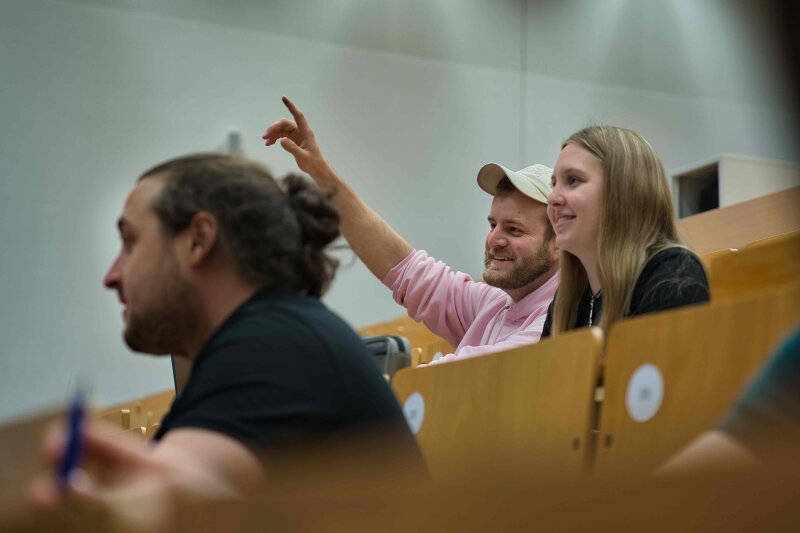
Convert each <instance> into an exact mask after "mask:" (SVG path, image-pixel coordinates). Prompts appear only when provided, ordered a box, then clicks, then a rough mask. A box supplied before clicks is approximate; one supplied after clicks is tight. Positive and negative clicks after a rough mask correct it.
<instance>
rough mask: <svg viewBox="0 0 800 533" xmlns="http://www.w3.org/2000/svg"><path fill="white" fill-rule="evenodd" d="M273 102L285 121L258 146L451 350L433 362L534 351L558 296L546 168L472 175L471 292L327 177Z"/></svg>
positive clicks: (306, 132)
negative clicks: (278, 155)
mask: <svg viewBox="0 0 800 533" xmlns="http://www.w3.org/2000/svg"><path fill="white" fill-rule="evenodd" d="M283 102H284V104H286V106H287V107H288V108H289V111H290V112H291V113H292V116H293V117H294V120H289V119H281V120H279V121H278V122H275V123H274V124H272V125H271V126H270V127H269V128H267V131H266V132H265V133H264V135H263V139H264V140H265V143H266V144H267V146H269V145H272V144H274V143H275V142H276V141H278V140H279V139H280V144H281V146H282V147H283V149H284V150H286V151H288V152H289V153H291V154H292V155H293V156H294V158H295V160H296V161H297V165H298V166H299V167H300V169H301V170H302V171H304V172H306V173H308V174H309V175H310V176H311V177H312V178H314V180H315V181H316V182H317V184H318V185H319V186H320V188H322V189H323V190H324V191H327V192H329V193H330V194H331V195H332V199H333V202H334V204H335V205H336V207H337V208H338V209H339V212H340V216H341V229H342V233H343V234H344V236H345V238H346V239H347V242H348V243H350V246H351V247H352V248H353V251H355V253H356V255H358V257H359V258H360V259H361V260H362V261H363V262H364V264H365V265H366V266H367V268H369V270H370V271H371V272H372V273H373V274H374V275H375V276H376V277H377V278H378V279H379V280H381V281H382V282H383V283H384V284H385V285H386V286H387V287H389V288H391V289H392V293H393V295H394V299H395V301H397V303H399V304H401V305H404V306H405V307H406V309H407V310H408V314H409V315H410V316H411V317H412V318H414V319H415V320H421V321H422V322H424V323H425V325H426V326H428V328H429V329H430V330H431V331H433V332H434V333H436V334H437V335H439V336H441V337H443V338H445V339H447V341H448V342H450V343H451V344H452V345H453V346H456V347H457V348H456V351H455V353H453V354H448V355H446V356H445V357H443V358H442V359H440V360H439V361H450V360H453V359H456V358H462V357H471V356H475V355H483V354H486V353H491V352H497V351H501V350H507V349H510V348H514V347H517V346H521V345H523V344H530V343H534V342H538V341H539V338H540V336H541V333H542V327H543V326H544V321H545V318H546V315H547V307H548V305H549V304H550V302H551V301H552V299H553V296H554V294H555V292H556V289H557V288H558V250H557V248H556V244H555V238H554V233H553V229H552V227H551V226H550V223H549V221H548V219H547V195H548V194H549V193H550V189H551V186H550V178H551V176H552V170H551V169H550V168H548V167H546V166H544V165H533V166H530V167H527V168H524V169H522V170H520V171H518V172H514V171H511V170H509V169H507V168H505V167H502V166H500V165H498V164H496V163H490V164H488V165H485V166H484V167H483V168H481V170H480V172H479V173H478V185H479V186H480V187H481V188H482V189H483V190H485V191H486V192H488V193H489V194H491V195H493V196H494V199H493V200H492V207H491V209H490V211H489V227H490V230H489V234H488V235H487V236H486V243H485V267H486V269H485V271H484V273H483V281H484V282H485V283H480V282H476V281H473V280H472V279H471V278H470V276H469V275H467V274H464V273H461V272H456V271H453V270H452V269H450V268H449V267H448V266H447V265H445V264H444V263H441V262H437V261H435V260H434V259H433V258H431V257H430V256H428V254H427V253H425V252H424V251H423V250H414V248H413V247H412V246H411V245H410V244H409V243H408V242H406V241H405V240H404V239H403V238H402V237H401V236H400V235H398V234H397V233H396V232H395V231H394V230H393V229H392V228H391V227H390V226H389V224H387V223H386V221H385V220H383V219H382V218H381V217H380V216H379V215H378V214H377V213H376V212H375V211H373V210H372V209H371V208H370V207H369V206H368V205H367V204H365V203H364V202H363V201H362V200H361V198H359V197H358V196H357V195H356V193H355V192H354V191H353V190H352V189H351V188H350V187H349V186H348V185H347V184H346V183H345V182H344V180H342V179H341V178H340V177H339V176H338V174H336V171H335V170H334V169H333V167H331V165H330V164H329V163H328V162H327V161H326V160H325V157H324V156H323V155H322V152H321V151H320V149H319V146H318V145H317V141H316V138H315V136H314V132H313V131H312V130H311V128H310V126H309V125H308V122H307V121H306V119H305V117H304V116H303V113H302V112H301V111H300V110H299V109H298V108H297V107H296V106H295V105H294V104H293V103H292V102H291V101H290V100H289V99H288V98H286V97H284V99H283ZM376 243H380V246H377V245H376Z"/></svg>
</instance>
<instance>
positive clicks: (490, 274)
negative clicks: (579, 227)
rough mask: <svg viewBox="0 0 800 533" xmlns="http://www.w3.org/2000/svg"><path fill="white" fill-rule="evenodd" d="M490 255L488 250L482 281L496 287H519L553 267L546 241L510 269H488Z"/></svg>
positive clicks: (509, 288) (510, 288) (508, 288)
mask: <svg viewBox="0 0 800 533" xmlns="http://www.w3.org/2000/svg"><path fill="white" fill-rule="evenodd" d="M492 255H493V254H491V253H490V252H488V251H487V252H486V255H485V258H484V261H483V264H484V266H485V267H486V270H484V271H483V281H484V282H486V284H487V285H491V286H492V287H497V288H498V289H506V290H513V289H520V288H522V287H524V286H525V285H528V284H529V283H532V282H533V281H535V280H536V279H538V278H540V277H541V276H543V275H545V274H547V273H548V272H549V271H550V269H551V268H553V260H552V259H551V258H550V254H549V252H548V249H547V243H542V245H541V246H540V247H539V248H538V249H537V250H536V251H535V252H534V253H533V254H532V255H529V256H528V257H525V258H522V260H521V262H520V263H519V264H516V265H514V267H513V268H512V269H511V270H493V269H490V268H489V266H490V265H491V262H492V259H491V256H492ZM518 259H519V258H518Z"/></svg>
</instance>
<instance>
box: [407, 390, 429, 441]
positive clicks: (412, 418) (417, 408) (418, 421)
mask: <svg viewBox="0 0 800 533" xmlns="http://www.w3.org/2000/svg"><path fill="white" fill-rule="evenodd" d="M403 414H404V415H405V417H406V422H408V427H410V428H411V433H413V434H414V435H416V434H417V433H418V432H419V428H421V427H422V422H423V421H424V420H425V400H423V399H422V394H420V393H418V392H412V393H411V395H410V396H409V397H408V398H406V401H405V403H404V404H403Z"/></svg>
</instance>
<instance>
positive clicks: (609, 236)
mask: <svg viewBox="0 0 800 533" xmlns="http://www.w3.org/2000/svg"><path fill="white" fill-rule="evenodd" d="M570 143H574V144H576V145H578V146H580V147H582V148H584V149H586V150H588V151H589V152H590V153H592V154H593V155H594V156H596V157H597V158H598V159H600V161H601V162H602V164H603V174H604V178H605V179H604V180H603V183H604V184H603V205H602V207H601V208H602V211H603V212H602V215H601V223H600V233H599V238H598V242H597V247H598V250H597V264H598V271H599V272H598V274H599V276H600V283H601V286H602V288H603V310H602V317H601V318H600V327H601V328H602V329H603V331H605V332H608V330H609V329H610V328H611V326H612V325H613V324H614V323H615V322H616V321H618V320H619V319H621V318H622V317H623V316H624V315H625V313H626V312H627V310H628V308H629V306H630V302H631V296H632V294H633V288H634V286H635V284H636V280H637V279H638V278H639V274H640V273H641V271H642V269H643V268H644V265H645V264H646V263H647V261H648V259H650V257H652V256H653V254H655V253H657V252H659V251H661V250H663V249H665V248H669V247H672V246H681V241H680V238H679V237H678V230H677V226H676V223H675V212H674V210H673V206H672V195H671V194H670V190H669V184H668V182H667V174H666V172H665V171H664V166H663V165H662V164H661V160H660V159H659V157H658V155H657V154H656V153H655V151H654V150H653V149H652V148H651V147H650V145H649V144H648V143H647V141H645V140H644V139H643V138H642V137H641V136H640V135H638V134H637V133H635V132H633V131H631V130H628V129H624V128H618V127H615V126H590V127H588V128H584V129H582V130H581V131H579V132H577V133H575V134H573V135H572V136H570V137H569V138H568V139H567V140H566V141H564V143H563V144H562V145H561V148H562V150H563V149H564V147H565V146H566V145H567V144H570ZM588 287H589V281H588V278H587V277H586V270H585V269H584V267H583V265H582V264H581V262H580V261H579V260H578V258H577V257H576V256H574V255H572V254H571V253H569V252H565V251H563V250H562V251H561V282H560V284H559V288H558V293H557V294H556V298H555V304H554V309H553V322H552V324H553V327H552V333H553V334H554V335H555V334H558V333H562V332H565V331H567V330H570V329H573V328H575V327H576V326H577V325H576V324H575V321H576V319H577V314H578V304H579V302H580V300H581V297H582V296H583V295H584V293H585V292H586V289H587V288H588ZM582 325H583V324H580V325H579V326H582Z"/></svg>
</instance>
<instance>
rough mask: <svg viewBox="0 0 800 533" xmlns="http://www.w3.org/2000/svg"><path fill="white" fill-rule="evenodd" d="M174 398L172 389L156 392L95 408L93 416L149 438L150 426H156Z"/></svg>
mask: <svg viewBox="0 0 800 533" xmlns="http://www.w3.org/2000/svg"><path fill="white" fill-rule="evenodd" d="M174 399H175V391H174V390H171V389H170V390H166V391H163V392H158V393H155V394H151V395H148V396H144V397H142V398H136V399H134V400H129V401H127V402H123V403H120V404H117V405H112V406H110V407H104V408H101V409H97V410H95V412H94V413H93V416H94V417H95V418H96V419H99V420H103V421H105V422H108V423H110V424H113V425H115V426H119V427H120V429H122V430H123V431H130V430H137V431H139V430H140V429H141V428H144V431H143V432H142V431H139V432H140V433H142V435H144V436H146V437H148V438H149V436H152V434H153V432H152V431H151V427H152V426H157V425H158V424H159V423H160V422H161V419H162V418H164V415H165V414H167V411H169V409H170V407H171V406H172V401H173V400H174Z"/></svg>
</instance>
